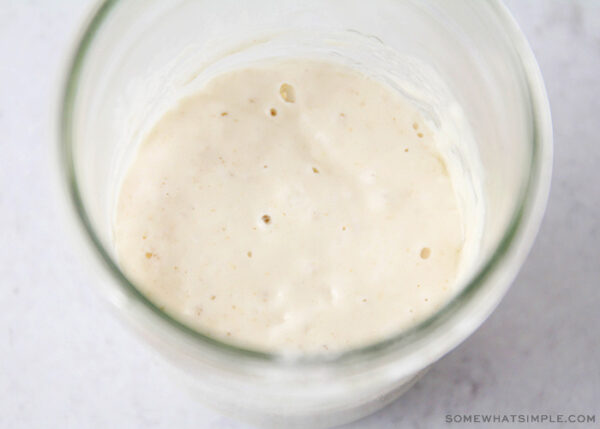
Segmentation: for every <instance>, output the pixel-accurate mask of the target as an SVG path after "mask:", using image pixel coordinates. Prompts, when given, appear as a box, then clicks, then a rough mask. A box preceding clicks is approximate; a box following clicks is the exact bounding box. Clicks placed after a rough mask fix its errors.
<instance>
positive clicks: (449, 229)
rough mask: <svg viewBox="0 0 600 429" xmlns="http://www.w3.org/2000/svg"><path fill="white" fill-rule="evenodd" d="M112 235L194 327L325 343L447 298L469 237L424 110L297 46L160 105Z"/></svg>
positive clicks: (375, 332)
mask: <svg viewBox="0 0 600 429" xmlns="http://www.w3.org/2000/svg"><path fill="white" fill-rule="evenodd" d="M115 243H116V248H117V253H118V258H119V261H120V264H121V266H122V268H123V269H124V271H125V272H126V273H127V274H128V276H129V277H130V278H131V279H132V280H133V281H134V282H135V283H136V284H137V285H138V287H139V288H140V289H141V290H142V291H143V292H144V293H145V294H147V296H148V297H149V298H150V299H152V300H153V301H154V302H155V303H156V304H157V305H159V306H161V307H164V309H165V311H167V312H168V313H170V314H171V315H173V316H174V317H176V318H178V319H180V320H182V321H184V322H185V323H187V324H188V325H190V326H191V327H193V328H195V329H197V330H199V331H200V332H203V333H207V334H209V335H212V336H216V337H220V338H223V339H226V340H229V341H231V342H236V343H238V344H242V345H244V346H251V347H255V348H259V349H262V350H271V351H272V350H276V351H306V352H324V351H340V350H344V349H347V348H351V347H356V346H360V345H365V344H368V343H372V342H375V341H377V340H380V339H382V338H384V337H387V336H389V335H392V334H395V333H399V332H400V331H402V330H404V329H406V328H408V327H410V326H412V325H413V324H415V323H416V322H417V321H419V320H422V319H423V318H424V317H426V316H428V315H429V314H431V313H432V312H433V311H435V310H436V309H438V308H439V307H440V306H441V305H443V304H444V303H445V302H446V301H447V300H448V299H449V298H450V297H451V296H452V293H453V292H454V289H455V285H456V277H457V271H458V267H459V264H460V262H461V250H462V248H463V245H464V238H463V223H462V219H461V213H460V211H459V209H458V207H457V198H456V195H455V190H454V189H453V182H452V180H451V178H450V177H449V174H448V171H447V169H446V165H445V161H444V159H443V158H442V157H441V155H440V153H439V152H438V151H437V149H436V144H435V136H434V134H433V133H432V132H431V131H430V130H429V129H428V127H427V126H426V125H425V124H424V122H423V118H422V116H421V115H420V113H419V112H418V111H417V110H416V109H415V108H414V107H412V106H411V104H409V102H408V101H406V100H405V99H403V98H402V96H401V95H400V94H398V93H396V92H395V91H394V90H392V89H391V88H388V87H387V86H385V85H383V84H381V83H379V82H377V81H376V80H373V79H371V78H368V77H366V76H365V75H363V74H361V73H359V72H357V71H354V70H352V69H350V68H346V67H345V66H342V65H337V64H335V63H329V62H320V61H313V60H289V61H279V62H269V63H264V64H259V65H253V66H248V67H246V68H240V69H236V70H233V71H229V72H226V73H223V74H220V75H218V76H216V77H214V78H212V79H211V80H210V81H209V82H208V83H207V84H206V86H205V87H204V89H203V90H202V91H200V92H199V93H197V94H195V95H194V96H193V97H190V98H187V99H184V100H182V101H181V102H180V103H179V105H178V106H177V107H176V108H175V109H174V110H172V111H170V112H169V113H167V114H166V115H164V117H163V118H162V119H161V120H160V121H159V122H158V123H157V124H156V126H155V127H154V129H153V130H152V132H151V133H150V134H149V135H148V137H147V138H146V139H145V141H144V142H143V143H142V145H141V146H140V148H139V151H138V153H137V156H136V158H135V160H134V162H133V163H132V165H131V167H130V169H129V171H128V173H127V174H126V176H125V179H124V182H123V184H122V188H121V192H120V196H119V200H118V204H117V213H116V222H115Z"/></svg>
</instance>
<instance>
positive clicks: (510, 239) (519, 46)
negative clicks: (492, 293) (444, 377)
mask: <svg viewBox="0 0 600 429" xmlns="http://www.w3.org/2000/svg"><path fill="white" fill-rule="evenodd" d="M119 2H120V0H104V1H103V2H102V3H101V4H100V5H99V6H98V7H97V9H96V10H95V11H94V12H93V14H92V17H91V20H90V21H89V23H88V25H87V26H86V27H85V30H84V32H83V35H82V36H81V38H80V39H79V41H78V43H77V46H76V49H75V53H74V56H73V58H72V59H71V62H70V63H69V65H68V67H67V74H66V83H65V85H64V88H63V92H62V94H61V100H60V103H61V105H60V108H59V123H58V145H59V147H58V156H59V162H60V163H61V165H60V167H59V168H60V169H61V173H62V174H63V177H62V178H61V182H62V184H63V188H65V189H64V190H65V191H66V194H67V199H68V202H69V206H70V209H69V210H70V211H71V212H72V213H74V214H75V218H77V219H78V223H79V224H80V226H81V227H82V229H83V235H84V236H85V237H86V239H87V242H88V244H91V247H92V248H93V249H94V250H95V254H96V256H97V257H99V259H100V260H101V261H102V262H103V265H104V267H105V268H106V269H107V270H108V271H109V272H110V274H111V275H112V277H113V278H114V279H116V282H117V284H118V285H119V286H120V287H121V292H123V293H124V294H125V296H126V297H127V298H129V299H132V300H134V301H136V302H137V303H140V304H141V307H142V308H143V309H144V311H146V312H147V313H149V314H151V317H153V318H155V319H156V320H158V321H159V322H160V323H163V324H164V325H166V326H168V327H169V328H170V329H171V331H172V332H177V333H178V334H181V335H183V336H184V338H186V339H188V340H191V341H192V342H193V343H197V344H199V345H201V346H203V347H205V348H206V347H209V348H211V349H213V350H216V351H217V352H223V353H225V354H227V355H230V356H233V357H236V358H238V359H242V360H245V361H253V362H257V363H269V365H275V364H277V363H281V364H282V365H285V366H286V367H289V366H290V365H291V366H294V367H295V366H299V367H305V366H313V365H326V366H329V365H340V364H347V363H352V362H357V361H366V360H370V359H372V358H373V357H377V356H382V355H392V354H394V355H395V356H396V357H397V355H398V353H399V352H401V351H402V350H408V349H409V348H410V346H413V345H415V344H417V343H418V342H420V341H423V340H424V339H426V338H430V337H432V336H433V335H434V334H435V333H436V332H437V333H439V332H440V329H441V328H442V327H444V326H445V325H446V324H447V323H448V322H449V321H450V320H453V319H456V318H457V316H458V315H459V314H461V312H462V310H463V309H464V308H465V307H466V306H467V304H469V303H470V302H471V301H473V300H474V299H475V297H476V296H478V295H480V294H481V293H482V292H483V289H485V288H484V286H485V284H486V280H487V279H488V278H489V277H490V276H491V275H492V274H493V273H494V272H496V271H497V270H498V268H499V267H500V266H502V265H503V264H505V262H506V260H507V259H508V256H509V253H510V252H509V251H510V250H511V249H512V248H513V247H514V246H516V244H517V242H518V241H519V240H521V246H522V247H523V248H526V249H525V250H524V252H522V254H523V255H522V258H524V257H525V255H526V253H527V251H528V250H529V248H530V247H531V245H532V244H533V240H534V237H535V234H536V232H537V229H538V227H539V224H540V223H541V218H542V216H543V212H544V209H545V205H546V201H547V197H548V194H549V187H550V177H551V165H552V127H551V118H550V108H549V103H548V99H547V95H546V90H545V87H544V83H543V79H542V76H541V73H540V71H539V68H538V65H537V62H536V60H535V57H534V55H533V53H532V51H531V49H530V47H529V45H528V43H527V41H526V40H525V37H524V35H523V34H522V33H521V31H520V29H519V27H518V25H517V24H516V22H515V21H514V18H513V17H512V16H511V14H510V12H509V11H508V9H507V8H506V6H505V5H503V4H502V2H501V1H500V0H493V1H491V2H488V3H486V4H487V5H489V6H490V7H491V9H492V11H493V13H494V15H495V17H496V18H497V19H498V20H499V21H500V22H501V24H502V26H503V27H504V28H506V30H507V32H508V34H509V35H510V37H511V39H512V42H513V44H514V47H515V49H516V53H517V55H518V59H519V65H520V66H521V67H522V71H523V76H524V77H525V80H526V83H527V91H528V92H529V94H528V95H529V100H530V101H531V114H532V120H533V124H532V136H533V139H532V140H533V141H532V144H531V164H530V166H529V167H530V174H529V175H528V176H527V179H526V183H525V184H524V190H523V192H522V193H521V195H519V200H518V203H517V205H516V208H515V210H514V212H513V213H512V216H511V218H510V221H509V223H508V225H507V226H506V228H505V231H504V234H503V236H502V239H501V240H500V241H499V243H498V244H497V245H496V247H495V250H494V251H493V252H492V253H491V255H489V256H488V257H486V259H485V261H484V262H482V263H481V264H479V266H478V268H477V269H476V270H475V273H474V275H473V276H472V277H471V278H470V280H469V281H468V283H467V284H466V285H465V287H464V288H463V289H462V290H460V291H459V292H458V293H457V294H456V295H455V296H454V297H453V298H452V299H451V300H449V301H448V302H447V303H445V304H444V305H443V306H442V307H441V308H440V309H439V310H437V311H436V312H435V313H433V314H432V315H430V316H429V317H427V318H426V319H425V320H423V321H421V322H420V323H418V324H416V325H414V326H412V327H411V328H408V329H406V330H403V331H401V332H399V333H398V334H396V335H393V336H391V337H388V338H385V339H383V340H381V341H378V342H376V343H374V344H369V345H366V346H360V347H357V348H352V349H349V350H345V351H342V352H340V353H327V354H318V355H294V356H289V355H287V354H284V353H278V352H264V351H259V350H253V349H251V348H245V347H241V346H238V345H235V344H232V343H227V342H225V341H221V340H219V339H216V338H214V337H211V336H209V335H207V334H203V333H201V332H199V331H197V330H194V329H192V328H190V327H189V326H187V325H185V324H184V323H182V322H180V321H178V320H177V319H175V318H174V317H172V316H170V315H169V314H168V313H166V312H165V311H163V310H161V309H160V307H159V306H158V305H157V304H155V303H153V302H152V301H151V300H150V299H148V298H147V297H146V296H145V295H144V294H142V293H141V292H140V291H139V290H138V288H136V287H135V285H134V284H133V283H132V282H130V281H129V280H128V279H127V277H126V276H125V275H124V274H123V272H122V271H121V270H120V268H119V266H118V265H117V263H116V262H115V261H114V260H113V258H112V257H111V256H110V255H109V253H108V252H107V251H106V249H105V248H104V246H103V245H102V243H101V241H100V239H99V238H98V237H97V235H96V233H95V232H94V228H93V226H92V224H91V222H90V219H89V217H88V215H87V213H86V210H85V207H84V204H83V201H82V197H81V194H80V190H79V187H78V183H77V179H76V174H75V169H74V163H73V157H72V143H73V136H72V133H71V124H72V122H71V119H72V117H73V110H74V100H75V95H76V92H77V83H78V79H79V76H80V73H81V69H82V66H83V64H84V62H85V58H86V54H87V52H88V50H89V47H90V45H91V43H92V41H93V40H94V37H95V35H96V34H97V33H98V31H99V30H100V28H101V26H102V24H103V23H104V21H105V20H106V18H107V17H108V15H109V14H110V12H111V10H112V9H113V7H114V6H115V5H116V4H118V3H119ZM515 274H516V270H515ZM509 283H510V282H507V284H506V285H505V286H504V288H503V290H502V291H500V294H499V296H498V299H497V301H499V299H500V297H501V296H502V295H503V293H504V291H505V290H506V289H507V288H508V286H509ZM497 301H496V302H495V303H493V304H492V305H491V306H490V310H489V311H491V310H492V309H493V307H494V306H495V304H496V303H497ZM485 316H487V315H484V317H485ZM482 320H483V318H482V319H481V321H482ZM476 326H477V325H475V326H473V327H472V329H471V331H472V330H474V329H475V328H476ZM471 331H469V332H467V333H466V334H464V335H462V337H461V338H459V336H457V337H456V338H455V339H454V344H453V346H454V345H456V344H458V342H460V341H462V339H464V337H466V335H468V334H470V332H471Z"/></svg>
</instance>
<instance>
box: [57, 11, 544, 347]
mask: <svg viewBox="0 0 600 429" xmlns="http://www.w3.org/2000/svg"><path fill="white" fill-rule="evenodd" d="M286 56H312V57H314V56H319V57H323V58H336V59H337V60H341V61H344V62H346V63H348V64H350V65H351V66H353V67H356V68H359V69H361V70H364V71H365V72H366V73H368V74H372V75H375V76H376V77H378V78H380V79H382V80H385V79H388V75H386V74H384V73H383V72H384V71H387V72H390V75H389V76H402V78H403V79H405V80H407V81H409V82H410V85H409V87H412V88H414V89H415V92H413V93H406V94H405V95H407V96H408V97H409V98H410V97H412V98H413V101H414V102H415V103H416V104H419V103H421V105H422V107H423V109H424V110H425V114H427V115H428V116H429V118H430V119H432V120H433V121H435V120H436V114H435V112H434V111H430V112H427V106H430V105H431V104H428V103H424V102H423V100H422V99H420V98H419V96H417V95H415V94H418V93H428V92H429V93H431V92H432V91H433V92H435V90H436V87H435V85H434V88H426V87H427V85H431V81H428V80H427V79H423V74H422V73H419V72H416V71H415V70H416V69H415V68H414V67H412V66H411V64H425V65H427V67H430V68H431V69H432V70H434V71H435V73H436V74H437V75H438V76H442V77H443V81H444V82H443V84H444V88H445V89H447V90H448V91H449V93H450V94H451V95H452V99H453V100H456V101H457V102H458V106H459V108H460V109H462V111H463V112H464V116H465V117H466V118H467V120H468V123H469V125H470V127H469V128H470V131H471V132H472V134H473V135H472V141H473V142H474V144H475V145H476V150H477V152H478V154H479V158H480V161H481V169H482V172H483V175H482V177H483V180H482V182H481V186H482V190H481V195H482V196H483V198H482V199H483V201H481V203H482V204H483V206H484V210H483V214H482V216H484V220H483V222H482V225H483V226H482V232H481V248H480V249H479V252H478V254H477V257H476V268H477V269H475V270H473V272H472V273H470V274H472V275H471V276H469V278H467V279H466V281H465V283H468V281H469V280H472V278H475V277H476V276H477V272H478V271H481V270H482V269H484V266H485V265H486V264H489V261H490V260H491V259H492V258H493V256H494V255H495V254H496V252H497V250H498V247H499V245H500V243H501V241H502V240H503V238H504V237H505V236H506V233H507V230H508V229H509V225H510V224H511V222H513V221H514V219H515V217H516V215H517V214H518V212H519V210H520V208H521V205H522V203H523V195H524V192H525V188H526V186H527V184H528V183H529V179H530V173H531V165H532V162H533V160H534V159H533V154H534V136H533V134H534V130H533V125H532V124H533V119H532V110H531V100H530V99H529V92H528V88H527V81H526V77H525V76H524V74H523V70H522V65H521V64H520V63H519V56H518V54H517V52H516V48H515V47H514V45H513V42H512V40H511V38H510V35H509V33H507V32H506V31H505V29H503V27H502V23H501V21H499V20H498V19H497V16H496V14H495V12H494V9H493V8H492V7H490V6H489V5H488V4H487V3H483V2H468V3H467V2H459V3H457V2H443V1H398V0H395V1H394V0H376V1H373V2H369V3H368V4H367V3H364V2H362V1H360V0H352V1H347V2H337V1H321V0H307V1H303V2H296V1H293V0H281V1H277V2H273V1H256V2H252V4H251V6H250V4H247V3H240V2H227V1H220V2H216V1H214V2H210V1H202V2H198V1H185V0H182V1H178V2H170V4H168V5H167V4H166V3H165V2H159V1H141V0H136V1H131V2H118V1H113V2H107V3H105V4H104V5H103V6H102V7H101V9H100V10H99V12H98V14H97V15H96V18H95V19H94V21H93V22H92V25H91V26H90V28H89V29H88V32H87V33H86V36H85V37H84V40H83V42H82V45H81V46H80V48H79V51H78V52H77V58H76V60H75V67H74V69H73V72H72V74H71V76H70V81H69V83H68V85H69V88H68V95H67V98H69V97H71V98H70V99H67V100H66V105H67V108H66V110H65V114H66V116H65V117H64V118H63V119H64V121H65V124H66V125H65V129H66V131H65V130H63V132H65V133H67V134H68V136H69V137H68V138H65V140H64V142H63V144H65V145H66V146H67V147H66V148H63V150H64V151H65V154H66V156H67V158H68V159H67V165H68V166H69V167H70V168H72V170H71V174H72V177H71V179H72V180H73V192H75V193H76V194H77V195H76V199H78V203H79V207H78V210H79V211H80V214H81V215H82V217H84V221H85V222H86V223H87V226H88V228H89V231H88V232H89V233H90V234H91V235H92V236H93V238H94V240H95V242H96V244H97V245H98V246H100V247H101V252H102V254H103V256H104V257H105V258H107V259H109V260H110V262H111V267H112V269H114V270H118V268H117V267H118V265H117V263H116V262H115V254H114V248H113V244H112V220H113V211H114V205H115V201H116V196H117V192H118V188H119V183H120V179H121V178H122V176H123V174H124V172H125V169H126V168H127V166H128V165H129V163H130V162H131V158H132V156H133V154H134V153H135V149H136V147H137V145H138V144H139V143H140V141H141V139H142V138H143V136H144V133H145V132H146V131H147V129H148V127H149V126H150V125H151V124H153V123H154V122H155V121H156V120H157V119H158V118H159V117H160V115H161V114H162V113H164V111H165V110H167V109H168V108H169V107H170V106H172V105H174V103H176V101H177V100H178V99H180V98H181V97H182V96H185V95H188V94H190V93H193V92H194V91H195V90H197V89H198V88H200V87H201V86H202V84H203V83H204V82H205V81H206V80H207V79H208V78H210V76H212V75H214V74H216V73H219V72H220V71H222V70H226V69H228V68H232V67H236V66H237V65H239V64H243V63H246V62H251V61H256V60H259V59H266V58H279V57H286ZM407 59H408V60H407ZM406 87H407V86H404V88H406ZM423 88H425V89H426V91H420V90H422V89H423ZM419 91H420V92H419ZM465 168H469V165H468V164H465ZM119 275H120V277H119V278H120V279H121V283H122V284H121V286H122V287H125V288H132V289H135V286H134V285H132V284H131V283H129V282H128V281H127V279H126V277H125V276H124V275H123V274H122V273H119ZM145 303H146V304H147V305H148V306H150V307H153V310H154V311H156V312H160V310H158V308H156V307H155V306H153V304H152V303H151V302H150V301H146V302H145ZM442 311H444V309H441V310H440V312H442ZM166 317H167V318H168V316H166ZM174 323H175V324H177V322H176V321H174ZM425 323H426V322H425ZM198 338H201V339H202V338H206V336H204V335H202V333H198Z"/></svg>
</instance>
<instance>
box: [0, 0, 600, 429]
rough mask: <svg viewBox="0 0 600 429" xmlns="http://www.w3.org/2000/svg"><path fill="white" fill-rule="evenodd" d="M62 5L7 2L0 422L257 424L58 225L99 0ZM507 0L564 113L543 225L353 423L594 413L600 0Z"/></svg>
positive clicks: (599, 245) (2, 47)
mask: <svg viewBox="0 0 600 429" xmlns="http://www.w3.org/2000/svg"><path fill="white" fill-rule="evenodd" d="M52 3H54V4H52V5H51V2H48V1H44V0H29V1H19V0H15V1H10V0H0V58H1V62H0V149H1V151H0V279H1V283H0V309H1V310H0V428H30V427H31V428H34V427H35V428H38V427H48V428H104V427H106V428H116V427H118V428H121V427H123V428H125V427H127V428H144V429H149V428H220V429H234V428H236V429H242V428H248V426H246V425H243V424H240V423H237V422H234V421H232V420H229V419H228V418H226V417H222V416H219V415H218V414H216V413H215V412H213V411H211V410H208V409H206V408H204V407H203V406H202V405H201V404H199V403H197V402H195V401H194V400H192V399H191V398H190V397H188V396H187V394H186V393H184V392H183V391H181V390H180V389H179V388H178V387H177V386H176V385H175V384H174V383H172V381H171V380H170V379H169V378H168V376H167V373H166V372H165V371H164V369H163V367H162V364H161V363H160V361H159V359H158V357H157V356H155V354H154V353H153V352H152V351H151V350H150V349H149V348H148V347H146V346H145V345H144V344H143V343H142V342H141V341H140V340H138V339H137V337H135V336H134V335H133V334H132V333H131V332H130V331H129V330H126V329H124V328H123V326H122V325H121V324H120V322H118V321H117V320H116V318H115V317H114V315H113V314H112V313H111V312H110V311H108V310H107V306H106V305H105V304H104V303H102V302H99V300H98V294H97V293H96V292H95V291H94V290H93V288H92V287H91V285H90V284H89V283H90V282H91V280H90V278H89V275H88V273H87V272H85V271H84V269H83V268H82V267H80V265H79V260H78V258H77V255H74V254H73V253H72V251H71V249H70V247H69V246H68V245H67V243H66V242H65V240H64V238H63V234H62V233H61V230H60V228H58V227H57V210H55V207H54V203H53V198H52V192H51V189H50V188H51V185H50V183H49V180H48V177H49V175H50V169H51V164H50V163H49V159H48V158H49V155H48V153H49V145H50V144H51V143H52V141H51V136H50V135H49V131H48V128H47V122H48V115H49V112H50V111H51V108H52V105H51V98H50V97H51V95H52V94H53V90H54V89H53V85H54V84H55V83H56V79H55V78H56V73H57V70H58V67H59V63H60V62H61V60H62V58H63V57H64V55H63V52H64V50H65V49H66V47H67V45H68V44H69V42H70V41H71V40H72V37H73V36H74V34H75V32H76V29H77V28H78V26H79V24H80V22H81V19H82V18H83V16H84V15H85V13H86V11H87V10H88V8H89V4H90V0H86V1H77V0H70V1H69V0H61V1H55V2H52ZM508 3H509V6H510V8H511V9H512V10H513V12H514V14H515V16H516V18H517V20H518V21H519V22H520V24H521V26H522V28H523V30H524V32H525V33H526V35H527V36H528V38H529V40H530V42H531V44H532V47H533V49H534V51H535V53H536V55H537V57H538V60H539V63H540V66H541V68H542V72H543V74H544V76H545V79H546V85H547V89H548V93H549V97H550V101H551V105H552V113H553V118H554V130H555V170H554V177H553V185H552V192H551V196H550V201H549V206H548V211H547V214H546V218H545V220H544V223H543V226H542V228H541V231H540V235H539V237H538V239H537V242H536V244H535V246H534V248H533V251H532V252H531V255H530V257H529V259H528V260H527V262H526V264H525V266H524V267H523V269H522V271H521V273H520V275H519V276H518V278H517V280H516V281H515V283H514V285H513V287H512V289H511V290H510V291H509V293H508V295H507V296H506V298H505V299H504V300H503V302H502V303H501V305H500V306H499V308H498V309H497V310H496V312H495V313H494V314H493V315H492V316H491V317H490V319H489V320H488V321H487V322H485V324H484V325H483V326H482V327H481V328H480V329H479V330H478V331H477V332H476V333H475V334H474V335H473V336H471V337H470V338H469V339H468V340H466V341H465V342H464V343H463V344H462V345H460V346H459V347H458V348H457V349H456V350H454V351H453V352H451V353H450V354H449V355H448V356H446V357H445V358H443V359H442V360H441V361H439V362H438V363H437V364H435V365H434V367H433V368H432V370H431V371H430V372H429V373H428V374H427V375H426V376H425V377H424V378H423V379H422V380H421V381H420V382H419V383H418V384H417V385H416V386H415V387H414V388H413V389H412V390H411V391H409V392H408V393H407V394H406V395H404V396H403V397H402V398H401V399H400V400H398V401H397V402H395V403H394V404H392V405H391V406H389V407H387V408H386V409H384V410H382V411H380V412H378V413H377V414H375V415H373V416H371V417H368V418H367V419H365V420H362V421H359V422H357V423H355V424H353V425H349V426H348V428H398V427H414V428H421V427H422V428H434V427H445V426H447V425H446V424H445V423H444V419H445V415H446V414H449V413H452V414H457V413H494V414H499V413H507V414H516V413H524V414H529V413H562V414H570V413H586V414H596V422H597V424H600V423H598V422H600V311H599V309H600V167H599V166H600V139H599V138H598V135H599V133H598V124H599V122H600V2H598V1H592V0H589V1H585V0H581V1H570V2H566V1H547V0H529V1H518V0H511V1H509V2H508ZM449 426H451V427H461V425H458V424H452V425H449ZM464 426H465V427H478V426H477V425H473V424H466V425H464ZM492 426H493V425H487V426H485V427H492ZM500 426H503V427H509V426H507V425H500ZM525 426H526V425H525ZM536 426H537V427H543V425H536ZM559 426H560V425H552V427H559ZM570 426H572V427H583V426H582V425H570Z"/></svg>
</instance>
